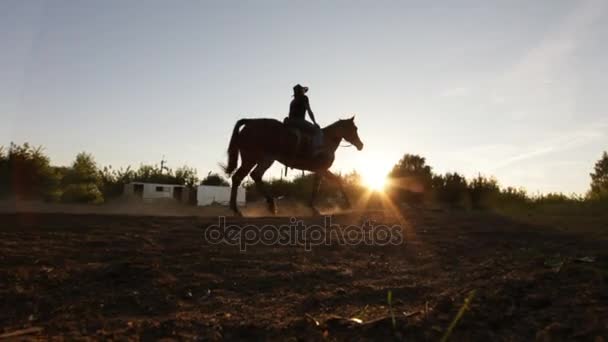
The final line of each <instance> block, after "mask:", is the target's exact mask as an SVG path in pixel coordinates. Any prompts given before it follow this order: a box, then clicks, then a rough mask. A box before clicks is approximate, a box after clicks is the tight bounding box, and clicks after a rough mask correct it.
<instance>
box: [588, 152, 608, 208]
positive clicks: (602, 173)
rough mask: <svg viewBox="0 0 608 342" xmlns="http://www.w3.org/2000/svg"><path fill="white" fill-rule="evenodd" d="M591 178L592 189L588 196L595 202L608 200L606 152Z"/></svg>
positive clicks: (607, 159)
mask: <svg viewBox="0 0 608 342" xmlns="http://www.w3.org/2000/svg"><path fill="white" fill-rule="evenodd" d="M589 175H590V176H591V189H590V190H589V193H588V196H589V198H590V199H593V200H606V199H608V153H606V152H604V153H603V154H602V158H600V160H598V161H597V162H596V163H595V166H594V167H593V172H592V173H590V174H589Z"/></svg>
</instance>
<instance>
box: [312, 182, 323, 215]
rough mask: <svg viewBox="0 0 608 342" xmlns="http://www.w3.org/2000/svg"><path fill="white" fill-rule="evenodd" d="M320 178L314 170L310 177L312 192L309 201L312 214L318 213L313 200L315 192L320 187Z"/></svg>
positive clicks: (316, 192)
mask: <svg viewBox="0 0 608 342" xmlns="http://www.w3.org/2000/svg"><path fill="white" fill-rule="evenodd" d="M321 179H322V176H321V175H320V174H319V173H316V172H315V174H314V176H313V179H312V194H311V196H310V202H309V205H310V208H311V209H312V211H313V214H314V215H320V213H319V211H318V210H317V208H316V207H315V200H316V199H317V194H318V193H319V188H320V187H321Z"/></svg>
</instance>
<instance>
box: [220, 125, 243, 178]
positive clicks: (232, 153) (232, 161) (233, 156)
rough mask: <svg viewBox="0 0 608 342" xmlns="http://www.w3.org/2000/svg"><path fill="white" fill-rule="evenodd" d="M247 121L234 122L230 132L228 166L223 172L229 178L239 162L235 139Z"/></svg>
mask: <svg viewBox="0 0 608 342" xmlns="http://www.w3.org/2000/svg"><path fill="white" fill-rule="evenodd" d="M248 121H249V120H248V119H240V120H239V121H237V122H236V124H235V125H234V129H233V130H232V137H231V138H230V144H229V145H228V165H227V166H225V167H224V172H226V174H227V175H229V176H230V175H231V174H232V173H233V172H234V170H236V166H237V164H238V161H239V147H238V145H237V143H236V139H237V137H238V136H239V130H240V129H241V126H243V125H244V124H246V123H247V122H248Z"/></svg>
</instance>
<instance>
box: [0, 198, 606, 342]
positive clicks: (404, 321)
mask: <svg viewBox="0 0 608 342" xmlns="http://www.w3.org/2000/svg"><path fill="white" fill-rule="evenodd" d="M402 214H403V221H400V220H398V219H397V217H396V216H392V215H389V214H388V213H387V212H385V211H367V212H353V213H349V214H344V215H336V216H334V217H333V223H338V224H341V227H342V228H343V229H345V227H346V226H347V225H349V224H361V223H362V222H364V221H367V220H368V219H371V220H372V221H371V222H372V223H374V224H380V223H384V224H395V223H398V224H401V225H402V229H403V230H402V231H401V232H402V234H403V238H404V243H403V244H399V245H386V246H378V245H375V246H368V245H362V244H359V245H343V244H338V243H333V244H331V245H328V246H325V245H322V246H311V250H310V251H307V250H306V248H305V246H304V245H286V246H277V245H274V246H266V245H263V244H257V245H250V246H247V249H246V251H244V252H242V251H240V250H239V247H238V246H230V245H225V244H211V243H209V242H208V241H206V240H205V239H204V238H203V237H204V232H205V228H206V227H208V226H209V225H213V224H216V223H217V222H218V221H217V218H213V217H208V218H204V217H152V216H133V215H131V216H129V215H94V214H52V213H39V214H31V213H30V214H28V213H25V212H22V213H19V214H9V213H4V214H0V336H3V337H11V336H13V337H17V338H39V337H54V336H63V337H65V338H68V339H72V338H82V337H88V338H90V339H93V340H97V339H100V338H115V339H123V338H124V337H127V338H132V339H141V340H155V339H159V338H170V339H176V340H181V339H186V340H190V339H201V340H219V339H227V340H242V339H245V338H247V339H257V340H267V339H270V340H285V339H292V340H322V339H326V340H353V339H354V340H391V339H398V340H401V339H407V340H423V341H424V340H428V341H437V340H439V339H441V337H442V336H443V335H444V334H445V333H446V330H447V329H448V327H449V326H450V323H451V322H452V321H453V320H454V318H455V317H456V316H457V313H458V311H459V310H460V309H465V307H463V303H464V302H465V299H466V298H467V297H468V298H470V302H469V305H468V306H467V307H466V308H468V310H465V311H464V314H463V315H462V317H461V319H460V321H459V322H458V324H457V325H456V326H455V328H454V329H453V331H452V333H451V337H450V340H454V341H530V340H534V339H538V340H541V341H545V340H546V341H561V340H564V341H566V340H581V341H606V340H608V248H606V247H607V246H608V243H607V242H608V241H607V240H605V239H604V238H598V237H597V236H595V237H591V235H585V234H580V233H573V232H564V231H558V230H556V229H554V228H552V227H545V226H534V225H529V224H523V223H518V222H515V221H511V220H508V219H506V218H502V217H499V216H494V215H490V214H482V213H465V212H442V211H430V210H414V209H407V210H403V212H402ZM304 221H305V223H307V224H311V223H315V224H323V222H324V221H323V218H305V219H304ZM289 222H290V221H289V219H288V218H285V217H283V218H238V219H237V218H230V217H229V218H228V223H229V224H236V225H239V226H241V227H244V226H246V225H247V224H256V225H264V224H270V225H277V226H278V225H284V224H288V223H289ZM389 291H391V294H392V301H391V303H390V305H389V303H388V301H387V294H388V292H389ZM393 316H394V323H393V319H392V317H393Z"/></svg>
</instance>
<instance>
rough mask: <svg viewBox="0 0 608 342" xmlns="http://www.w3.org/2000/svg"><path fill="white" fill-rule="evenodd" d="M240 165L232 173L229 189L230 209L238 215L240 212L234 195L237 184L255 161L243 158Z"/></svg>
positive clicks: (236, 190) (239, 183) (236, 191)
mask: <svg viewBox="0 0 608 342" xmlns="http://www.w3.org/2000/svg"><path fill="white" fill-rule="evenodd" d="M241 159H243V162H242V164H241V166H240V167H239V168H238V169H237V170H236V172H235V173H234V174H233V175H232V189H230V209H232V211H234V213H235V214H236V215H238V216H241V212H240V211H239V208H238V207H237V205H236V196H237V193H238V189H239V185H241V182H242V181H243V179H244V178H245V177H246V176H247V174H248V173H249V171H251V169H252V168H253V167H254V166H255V162H252V161H249V160H245V159H244V158H241Z"/></svg>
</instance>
